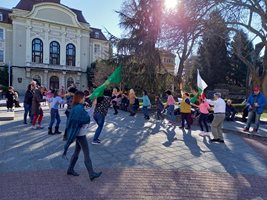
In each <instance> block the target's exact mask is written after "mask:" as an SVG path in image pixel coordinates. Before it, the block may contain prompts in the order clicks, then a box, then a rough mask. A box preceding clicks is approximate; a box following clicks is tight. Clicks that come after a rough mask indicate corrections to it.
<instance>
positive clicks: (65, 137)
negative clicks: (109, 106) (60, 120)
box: [63, 129, 68, 141]
mask: <svg viewBox="0 0 267 200" xmlns="http://www.w3.org/2000/svg"><path fill="white" fill-rule="evenodd" d="M67 139H68V138H67V129H65V131H64V135H63V141H66V140H67Z"/></svg>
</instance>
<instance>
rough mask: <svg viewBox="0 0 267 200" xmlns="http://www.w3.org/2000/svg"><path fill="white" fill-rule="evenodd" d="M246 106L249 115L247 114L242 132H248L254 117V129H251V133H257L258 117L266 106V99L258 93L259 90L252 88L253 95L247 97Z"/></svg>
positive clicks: (256, 87)
mask: <svg viewBox="0 0 267 200" xmlns="http://www.w3.org/2000/svg"><path fill="white" fill-rule="evenodd" d="M247 104H248V106H249V107H248V111H249V113H248V120H247V124H246V126H245V128H244V131H245V132H249V128H250V126H251V123H252V119H253V118H254V117H255V127H254V129H253V132H254V133H257V131H258V129H259V126H260V117H261V114H262V113H263V111H264V107H265V105H266V98H265V97H264V95H263V94H262V93H261V92H260V88H259V87H258V86H255V87H254V89H253V93H252V94H251V95H250V96H249V97H248V100H247Z"/></svg>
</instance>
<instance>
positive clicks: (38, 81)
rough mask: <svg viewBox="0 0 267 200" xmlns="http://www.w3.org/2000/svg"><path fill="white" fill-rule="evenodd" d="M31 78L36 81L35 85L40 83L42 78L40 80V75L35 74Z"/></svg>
mask: <svg viewBox="0 0 267 200" xmlns="http://www.w3.org/2000/svg"><path fill="white" fill-rule="evenodd" d="M33 80H34V81H36V83H37V85H42V80H41V77H40V76H39V75H35V76H34V77H33Z"/></svg>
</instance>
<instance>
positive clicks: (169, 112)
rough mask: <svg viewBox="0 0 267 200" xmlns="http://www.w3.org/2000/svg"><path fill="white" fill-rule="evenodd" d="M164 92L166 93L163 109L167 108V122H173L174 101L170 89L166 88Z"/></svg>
mask: <svg viewBox="0 0 267 200" xmlns="http://www.w3.org/2000/svg"><path fill="white" fill-rule="evenodd" d="M165 93H166V94H167V95H168V99H167V104H166V106H165V109H166V108H167V116H168V118H169V122H170V123H171V124H175V116H174V105H175V103H176V102H175V100H174V98H173V96H172V93H171V91H170V90H167V91H166V92H165Z"/></svg>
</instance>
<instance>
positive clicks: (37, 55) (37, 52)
mask: <svg viewBox="0 0 267 200" xmlns="http://www.w3.org/2000/svg"><path fill="white" fill-rule="evenodd" d="M32 62H34V63H43V42H42V40H40V39H39V38H35V39H34V40H33V41H32Z"/></svg>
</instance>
